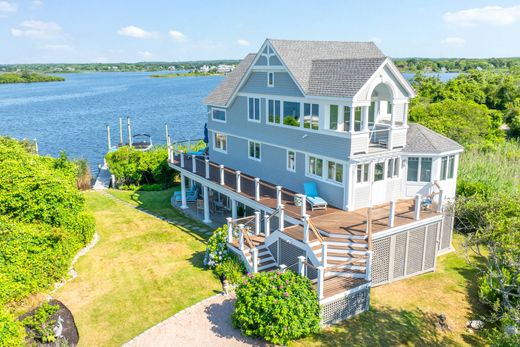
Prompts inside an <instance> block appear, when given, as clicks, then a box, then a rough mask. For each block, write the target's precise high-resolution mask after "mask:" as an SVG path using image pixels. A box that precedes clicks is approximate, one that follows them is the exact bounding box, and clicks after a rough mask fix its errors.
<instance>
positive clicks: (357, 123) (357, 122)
mask: <svg viewBox="0 0 520 347" xmlns="http://www.w3.org/2000/svg"><path fill="white" fill-rule="evenodd" d="M362 122H363V116H362V114H361V106H356V107H355V108H354V131H361V125H362Z"/></svg>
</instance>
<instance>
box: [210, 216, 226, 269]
mask: <svg viewBox="0 0 520 347" xmlns="http://www.w3.org/2000/svg"><path fill="white" fill-rule="evenodd" d="M227 230H228V227H227V225H224V226H222V227H220V228H218V229H217V230H215V231H214V232H213V235H211V237H210V238H209V240H208V243H207V246H206V254H205V255H204V265H205V266H207V267H209V268H210V269H214V268H216V267H217V266H219V265H222V263H223V262H224V260H226V259H228V258H229V251H228V249H227V244H226V239H227Z"/></svg>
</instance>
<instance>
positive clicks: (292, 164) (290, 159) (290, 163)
mask: <svg viewBox="0 0 520 347" xmlns="http://www.w3.org/2000/svg"><path fill="white" fill-rule="evenodd" d="M287 171H292V172H296V152H295V151H289V150H288V151H287Z"/></svg>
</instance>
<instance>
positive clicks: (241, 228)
mask: <svg viewBox="0 0 520 347" xmlns="http://www.w3.org/2000/svg"><path fill="white" fill-rule="evenodd" d="M238 247H239V248H240V250H241V251H243V250H244V224H239V225H238Z"/></svg>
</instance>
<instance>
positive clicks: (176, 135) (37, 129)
mask: <svg viewBox="0 0 520 347" xmlns="http://www.w3.org/2000/svg"><path fill="white" fill-rule="evenodd" d="M149 75H150V73H140V72H137V73H134V72H131V73H125V72H115V73H106V72H105V73H81V74H66V75H62V76H63V77H65V79H66V80H65V82H48V83H31V84H4V85H0V135H8V136H12V137H16V138H19V139H21V138H29V139H34V138H36V139H37V140H38V145H39V149H40V153H41V154H49V155H52V156H56V155H58V154H59V152H60V151H61V150H63V151H65V152H67V154H69V156H70V157H72V158H86V159H87V160H88V161H89V163H90V164H91V167H92V168H95V167H97V165H98V164H99V163H101V162H102V161H103V156H104V154H105V153H106V148H107V139H106V138H107V136H106V130H105V126H106V124H109V125H110V128H111V132H112V144H113V145H115V144H117V142H118V136H119V135H118V128H117V127H118V117H119V116H124V117H126V116H130V117H131V119H132V125H133V127H132V130H133V133H134V134H136V133H147V134H150V135H151V136H152V141H153V142H154V143H156V144H164V143H165V133H164V124H165V123H168V125H169V127H170V135H171V136H172V138H173V139H174V140H175V139H186V138H194V137H198V138H202V137H203V127H204V123H205V121H206V109H205V107H204V105H203V104H202V99H203V98H204V97H205V96H206V95H207V94H208V93H209V92H210V91H211V90H212V89H213V88H215V86H216V85H217V84H218V83H219V82H220V81H221V79H222V77H220V76H212V77H182V78H150V77H148V76H149ZM124 138H125V141H126V129H125V132H124Z"/></svg>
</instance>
